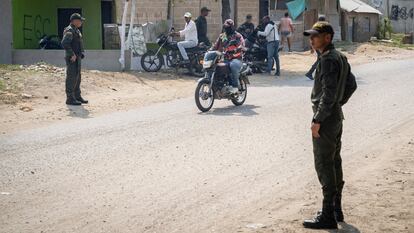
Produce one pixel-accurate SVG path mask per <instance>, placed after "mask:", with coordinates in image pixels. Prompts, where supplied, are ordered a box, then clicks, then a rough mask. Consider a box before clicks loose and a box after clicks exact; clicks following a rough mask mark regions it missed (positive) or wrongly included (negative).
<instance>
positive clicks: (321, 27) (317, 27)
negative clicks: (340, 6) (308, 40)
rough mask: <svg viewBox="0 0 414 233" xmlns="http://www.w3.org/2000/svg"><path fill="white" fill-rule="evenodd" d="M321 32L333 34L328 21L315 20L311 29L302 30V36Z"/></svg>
mask: <svg viewBox="0 0 414 233" xmlns="http://www.w3.org/2000/svg"><path fill="white" fill-rule="evenodd" d="M321 33H328V34H331V35H333V34H334V33H335V32H334V30H333V27H332V25H331V24H329V23H328V22H316V23H315V24H314V25H313V26H312V29H309V30H306V31H304V32H303V35H304V36H311V35H317V34H321Z"/></svg>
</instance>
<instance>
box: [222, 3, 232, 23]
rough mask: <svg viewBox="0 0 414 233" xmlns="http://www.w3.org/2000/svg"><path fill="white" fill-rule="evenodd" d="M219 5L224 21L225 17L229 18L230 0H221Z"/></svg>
mask: <svg viewBox="0 0 414 233" xmlns="http://www.w3.org/2000/svg"><path fill="white" fill-rule="evenodd" d="M221 6H222V8H221V20H222V21H223V23H224V21H225V20H226V19H230V12H231V8H230V0H221Z"/></svg>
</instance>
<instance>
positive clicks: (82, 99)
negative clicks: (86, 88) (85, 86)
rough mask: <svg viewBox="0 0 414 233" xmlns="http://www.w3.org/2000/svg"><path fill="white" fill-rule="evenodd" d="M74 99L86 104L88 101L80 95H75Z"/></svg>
mask: <svg viewBox="0 0 414 233" xmlns="http://www.w3.org/2000/svg"><path fill="white" fill-rule="evenodd" d="M76 100H77V101H79V102H81V103H82V104H87V103H88V102H89V101H88V100H85V99H84V98H82V96H79V97H76Z"/></svg>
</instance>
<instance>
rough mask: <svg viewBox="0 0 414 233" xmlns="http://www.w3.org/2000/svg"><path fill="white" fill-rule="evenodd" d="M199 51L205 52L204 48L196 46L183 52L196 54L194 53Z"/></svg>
mask: <svg viewBox="0 0 414 233" xmlns="http://www.w3.org/2000/svg"><path fill="white" fill-rule="evenodd" d="M201 50H206V47H205V46H200V45H198V46H196V47H192V48H186V49H185V51H187V52H196V51H201Z"/></svg>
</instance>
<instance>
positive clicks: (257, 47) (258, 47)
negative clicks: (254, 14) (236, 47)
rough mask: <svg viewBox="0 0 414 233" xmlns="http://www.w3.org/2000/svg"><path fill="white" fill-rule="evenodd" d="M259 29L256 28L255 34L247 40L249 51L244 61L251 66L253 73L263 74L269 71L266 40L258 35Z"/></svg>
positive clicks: (245, 54)
mask: <svg viewBox="0 0 414 233" xmlns="http://www.w3.org/2000/svg"><path fill="white" fill-rule="evenodd" d="M259 29H260V28H256V29H255V30H254V32H253V33H252V34H251V35H250V36H249V37H248V38H246V45H247V46H246V47H247V50H246V52H245V53H244V57H243V61H244V62H246V63H248V64H249V66H250V68H251V69H252V72H253V73H263V72H266V69H267V48H266V39H264V38H262V37H260V36H258V35H257V31H258V30H259ZM273 63H274V61H273ZM272 67H273V66H272Z"/></svg>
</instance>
